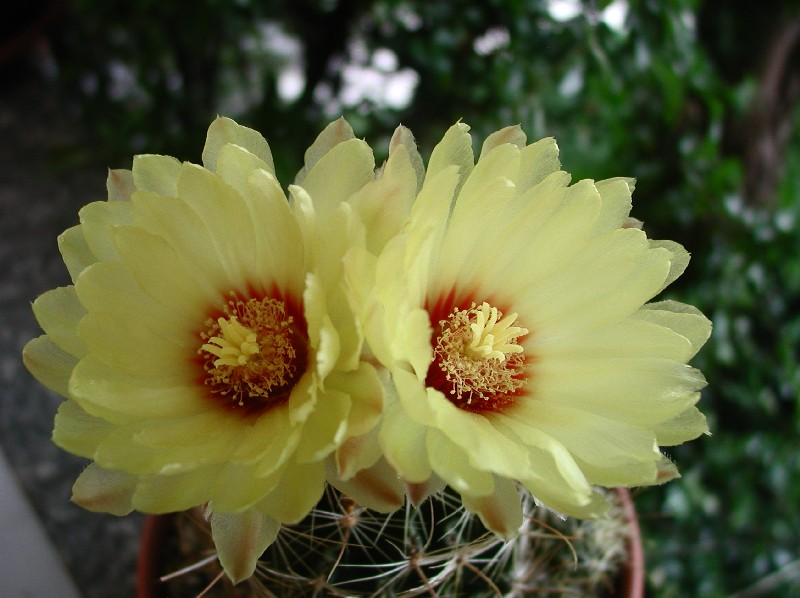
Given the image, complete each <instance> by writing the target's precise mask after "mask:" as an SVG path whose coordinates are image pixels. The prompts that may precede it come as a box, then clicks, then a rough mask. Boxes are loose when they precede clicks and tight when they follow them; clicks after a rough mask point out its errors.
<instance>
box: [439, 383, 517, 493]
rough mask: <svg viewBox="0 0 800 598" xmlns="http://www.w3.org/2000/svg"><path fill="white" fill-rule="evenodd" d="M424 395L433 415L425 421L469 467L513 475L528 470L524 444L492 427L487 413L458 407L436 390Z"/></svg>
mask: <svg viewBox="0 0 800 598" xmlns="http://www.w3.org/2000/svg"><path fill="white" fill-rule="evenodd" d="M428 398H429V403H430V407H431V410H432V411H433V413H434V417H435V419H434V420H433V421H429V424H430V425H433V426H435V427H436V428H437V429H439V430H441V431H442V433H443V434H444V435H445V436H447V438H448V439H449V440H450V441H451V442H452V443H453V444H454V445H457V446H459V447H460V448H461V451H462V458H464V457H466V458H467V459H468V460H469V462H470V464H471V465H472V466H473V467H475V468H476V469H480V470H482V471H488V472H491V473H494V474H497V475H500V476H503V477H506V478H517V479H518V478H520V477H522V476H523V475H525V474H526V473H527V472H528V471H529V468H530V463H529V462H528V458H527V451H526V450H525V448H524V447H523V446H522V444H521V443H520V442H519V441H518V440H517V439H516V438H509V437H507V436H506V435H505V434H503V433H502V432H501V431H499V430H498V429H497V428H495V427H494V426H493V425H492V421H491V417H486V416H483V415H479V414H477V413H473V412H470V411H466V410H464V409H459V408H458V407H456V406H455V405H454V404H453V403H451V402H450V400H449V399H447V398H445V397H444V395H442V394H441V393H439V392H435V391H429V394H428Z"/></svg>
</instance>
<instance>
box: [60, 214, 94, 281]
mask: <svg viewBox="0 0 800 598" xmlns="http://www.w3.org/2000/svg"><path fill="white" fill-rule="evenodd" d="M58 249H59V251H61V257H62V258H63V259H64V264H65V265H66V266H67V271H69V276H70V278H71V279H72V282H75V281H76V280H78V276H80V273H81V272H83V271H84V269H86V268H87V267H88V266H89V265H91V264H93V263H95V262H96V261H97V257H96V256H95V255H94V253H92V250H91V249H89V244H88V243H87V242H86V236H85V235H84V234H83V227H82V226H81V225H77V226H73V227H72V228H68V229H67V230H65V231H64V232H63V233H61V234H60V235H59V236H58Z"/></svg>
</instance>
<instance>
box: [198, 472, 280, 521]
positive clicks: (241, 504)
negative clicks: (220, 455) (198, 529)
mask: <svg viewBox="0 0 800 598" xmlns="http://www.w3.org/2000/svg"><path fill="white" fill-rule="evenodd" d="M285 471H286V467H285V465H284V466H283V467H280V468H278V469H277V470H275V471H273V472H272V473H270V474H269V475H266V476H257V475H255V472H254V470H253V467H252V466H250V465H242V464H240V463H225V464H224V465H223V466H222V467H221V468H220V471H219V472H218V473H217V474H216V475H215V476H214V477H213V478H211V479H210V480H209V481H210V490H209V498H210V500H211V503H212V504H213V505H214V508H215V509H217V510H219V511H225V512H233V511H241V510H243V509H246V508H249V507H252V506H254V505H256V503H258V502H259V501H261V500H262V499H263V498H264V497H265V496H266V495H267V494H269V493H270V492H272V491H273V490H274V489H275V487H276V486H277V485H278V483H279V482H280V480H281V477H282V476H283V474H284V472H285Z"/></svg>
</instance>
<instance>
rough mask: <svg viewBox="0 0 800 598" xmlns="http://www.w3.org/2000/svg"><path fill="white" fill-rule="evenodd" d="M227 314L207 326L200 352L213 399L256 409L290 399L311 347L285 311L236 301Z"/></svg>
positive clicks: (278, 304)
mask: <svg viewBox="0 0 800 598" xmlns="http://www.w3.org/2000/svg"><path fill="white" fill-rule="evenodd" d="M224 311H225V314H226V316H225V317H219V318H217V319H216V321H215V320H213V319H211V318H209V319H208V320H207V321H206V330H205V331H204V332H202V333H201V334H200V337H201V338H202V339H203V340H204V341H205V342H204V343H203V345H202V346H201V347H200V349H199V350H198V351H197V353H198V354H199V355H200V356H201V357H202V358H203V370H204V372H205V379H204V384H205V385H206V386H207V387H208V388H209V389H210V390H211V393H212V395H217V396H221V397H226V398H230V399H231V400H232V401H233V402H234V404H236V405H238V406H240V407H243V406H248V407H251V408H254V409H255V408H257V407H266V406H269V405H271V404H273V403H274V402H275V401H277V400H281V399H285V398H286V397H288V394H287V393H288V390H290V388H291V385H292V384H293V382H294V381H295V380H296V378H297V377H298V376H299V375H300V374H302V370H303V369H304V368H305V350H306V347H305V342H304V340H305V339H304V338H301V335H300V334H299V331H298V330H297V329H296V327H295V326H294V319H293V318H292V316H290V315H288V314H287V313H286V305H285V304H284V303H283V302H282V301H278V300H277V299H272V298H270V297H265V298H263V299H255V298H253V299H247V300H243V299H240V298H239V297H237V296H236V295H233V299H232V300H230V301H229V302H228V304H227V305H226V306H225V310H224Z"/></svg>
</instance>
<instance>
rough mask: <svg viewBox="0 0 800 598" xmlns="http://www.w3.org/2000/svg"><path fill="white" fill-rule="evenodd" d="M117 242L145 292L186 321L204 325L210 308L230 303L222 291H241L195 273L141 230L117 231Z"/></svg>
mask: <svg viewBox="0 0 800 598" xmlns="http://www.w3.org/2000/svg"><path fill="white" fill-rule="evenodd" d="M114 241H115V244H116V246H117V248H118V249H119V252H120V255H121V256H122V259H123V261H124V262H125V263H126V264H127V265H128V267H130V269H131V271H132V272H133V275H134V277H135V278H136V281H137V283H138V285H139V287H140V288H141V289H142V291H143V292H145V293H146V294H148V295H149V296H151V297H152V298H153V299H155V300H156V301H158V302H159V303H161V304H163V305H165V306H167V307H168V308H170V309H172V310H174V311H175V312H177V313H181V314H183V315H184V317H186V318H187V319H192V320H194V321H196V322H204V321H205V319H206V318H207V313H208V307H209V306H213V305H222V304H224V302H225V301H227V300H228V297H227V296H225V295H223V289H224V290H227V289H232V290H238V288H237V287H232V286H231V285H230V284H225V283H224V282H223V281H215V280H213V277H211V276H209V275H208V274H209V273H208V272H207V271H205V270H200V269H197V264H202V263H203V262H195V265H194V269H193V268H192V267H191V266H190V265H189V264H188V263H187V262H184V260H183V257H182V256H181V255H180V254H179V253H178V252H177V251H176V250H175V249H174V248H173V247H172V246H171V245H169V244H168V243H167V242H166V241H165V240H164V239H163V238H162V237H159V236H157V235H154V234H152V233H149V232H147V231H145V230H143V229H140V228H121V229H118V230H116V231H115V235H114Z"/></svg>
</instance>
